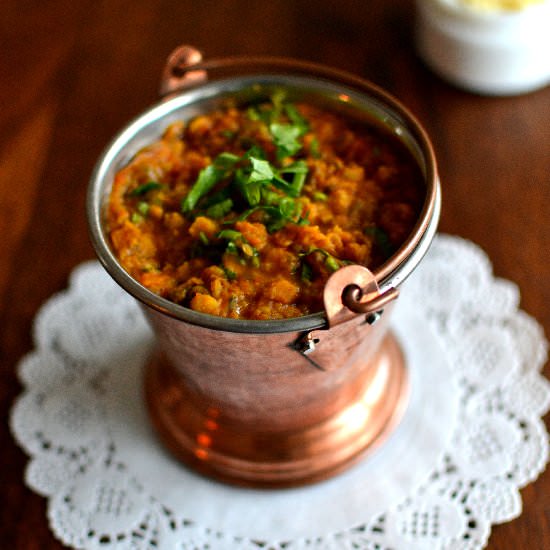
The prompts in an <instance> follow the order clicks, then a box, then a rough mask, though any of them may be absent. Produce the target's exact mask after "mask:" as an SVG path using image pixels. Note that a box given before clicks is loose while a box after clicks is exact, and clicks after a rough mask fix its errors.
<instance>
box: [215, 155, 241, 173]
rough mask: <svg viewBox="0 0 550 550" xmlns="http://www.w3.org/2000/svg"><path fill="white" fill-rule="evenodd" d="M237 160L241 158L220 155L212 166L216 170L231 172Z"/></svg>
mask: <svg viewBox="0 0 550 550" xmlns="http://www.w3.org/2000/svg"><path fill="white" fill-rule="evenodd" d="M239 160H241V157H239V156H237V155H234V154H233V153H220V154H219V155H218V156H217V157H216V158H215V159H214V166H215V168H217V169H218V170H231V169H232V168H233V167H234V166H235V164H237V162H239Z"/></svg>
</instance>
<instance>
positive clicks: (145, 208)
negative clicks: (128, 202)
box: [136, 201, 149, 216]
mask: <svg viewBox="0 0 550 550" xmlns="http://www.w3.org/2000/svg"><path fill="white" fill-rule="evenodd" d="M136 210H137V211H138V212H139V213H140V214H141V215H142V216H147V213H148V212H149V203H148V202H145V201H140V202H138V204H137V206H136Z"/></svg>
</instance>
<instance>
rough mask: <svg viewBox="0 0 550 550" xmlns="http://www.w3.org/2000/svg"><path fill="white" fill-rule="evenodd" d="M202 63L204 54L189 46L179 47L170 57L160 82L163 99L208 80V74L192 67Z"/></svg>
mask: <svg viewBox="0 0 550 550" xmlns="http://www.w3.org/2000/svg"><path fill="white" fill-rule="evenodd" d="M201 62H202V53H201V52H200V51H199V50H198V49H197V48H195V47H193V46H190V45H188V44H183V45H181V46H178V47H177V48H176V49H175V50H173V51H172V53H171V54H170V55H169V56H168V59H167V60H166V65H165V66H164V70H163V73H162V78H161V81H160V88H159V93H160V95H161V96H162V97H163V98H166V97H169V96H172V95H174V94H176V93H177V92H179V91H181V90H183V89H185V88H187V87H188V86H190V85H192V84H196V83H198V82H203V81H204V80H206V79H207V76H208V75H207V72H206V71H205V70H202V69H198V70H193V69H192V67H193V66H194V65H197V64H199V63H201Z"/></svg>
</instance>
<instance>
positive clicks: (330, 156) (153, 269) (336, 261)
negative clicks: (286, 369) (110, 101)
mask: <svg viewBox="0 0 550 550" xmlns="http://www.w3.org/2000/svg"><path fill="white" fill-rule="evenodd" d="M424 196H425V188H424V185H423V180H422V175H421V173H420V169H419V167H418V165H417V163H416V162H415V160H414V159H413V157H412V155H411V154H410V152H409V151H408V150H406V148H405V147H404V146H403V145H402V144H401V143H400V142H398V140H397V139H395V138H394V137H393V136H390V135H388V134H387V133H385V132H383V131H382V130H380V129H378V128H376V127H375V126H374V125H370V124H367V123H366V122H365V121H357V120H353V119H351V118H350V117H347V116H344V115H343V114H341V113H337V112H333V111H330V110H327V109H324V108H320V107H318V106H314V105H312V104H306V103H292V102H289V101H287V100H286V99H285V95H284V93H282V92H281V93H279V92H275V93H274V94H273V95H272V97H271V98H270V99H269V100H267V99H266V100H263V102H257V103H252V104H248V105H245V106H240V105H237V104H228V105H226V106H224V107H223V108H219V109H217V110H214V111H213V112H210V113H208V114H204V115H200V116H197V117H196V118H194V119H192V120H190V121H189V122H187V123H184V122H175V123H172V124H171V125H170V126H168V127H167V128H166V130H165V131H164V134H163V135H162V137H161V139H159V140H158V141H156V142H155V143H152V144H150V145H149V146H147V147H145V148H144V149H142V150H141V151H139V152H138V153H137V154H136V155H135V156H134V158H133V159H132V160H131V161H130V162H129V163H128V165H127V166H125V167H124V168H122V169H121V170H120V171H119V172H118V173H117V174H116V177H115V180H114V183H113V187H112V191H111V195H110V200H109V205H108V209H107V223H108V228H109V234H110V240H111V245H112V247H113V249H114V251H115V254H116V255H117V257H118V259H119V261H120V262H121V264H122V266H123V267H124V268H125V269H126V270H127V271H128V272H129V274H130V275H132V276H133V277H134V278H135V279H136V280H137V281H139V282H140V283H141V284H142V285H144V286H145V287H147V288H149V289H150V290H151V291H153V292H155V293H157V294H159V295H160V296H163V297H164V298H167V299H168V300H171V301H173V302H176V303H178V304H181V305H183V306H186V307H189V308H191V309H193V310H196V311H200V312H204V313H208V314H212V315H219V316H223V317H231V318H237V319H283V318H291V317H298V316H301V315H306V314H308V313H315V312H318V311H321V310H322V309H323V302H322V296H323V288H324V285H325V282H326V280H327V278H328V277H329V276H330V275H331V273H332V272H334V271H335V270H337V269H338V268H339V267H341V266H343V265H346V264H349V263H358V264H362V265H364V266H366V267H368V268H369V269H374V268H376V267H377V266H379V265H380V264H381V263H383V262H384V261H385V260H386V259H388V257H389V256H390V255H391V254H392V252H393V251H395V250H396V249H397V248H398V247H399V246H400V245H401V244H402V243H403V242H404V240H405V239H406V238H407V237H408V236H409V234H410V233H411V231H412V229H413V226H414V224H415V222H416V220H417V219H418V216H419V212H420V209H421V206H422V203H423V200H424Z"/></svg>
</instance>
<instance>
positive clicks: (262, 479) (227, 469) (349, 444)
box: [145, 334, 408, 487]
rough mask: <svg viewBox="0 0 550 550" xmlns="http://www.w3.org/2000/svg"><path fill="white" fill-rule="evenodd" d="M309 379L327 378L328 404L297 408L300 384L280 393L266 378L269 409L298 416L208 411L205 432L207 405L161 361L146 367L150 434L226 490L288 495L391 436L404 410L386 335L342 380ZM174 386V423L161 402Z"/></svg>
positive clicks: (401, 376)
mask: <svg viewBox="0 0 550 550" xmlns="http://www.w3.org/2000/svg"><path fill="white" fill-rule="evenodd" d="M366 355H367V356H368V354H366ZM352 373H353V375H351V374H352ZM313 374H314V376H315V378H318V379H319V380H320V381H321V384H322V385H324V381H323V378H327V377H329V378H330V377H331V376H332V385H333V387H330V386H331V383H330V382H329V388H328V395H329V398H328V400H327V401H324V400H323V399H321V400H320V401H319V402H315V400H313V401H311V402H309V403H308V402H306V401H303V399H304V395H309V393H310V392H308V391H307V390H308V388H307V384H306V386H305V387H303V384H302V385H299V386H295V385H291V386H289V387H286V388H285V387H284V383H285V381H284V379H283V380H280V381H275V380H273V379H269V377H268V379H267V380H265V381H264V382H262V384H265V383H267V384H269V385H271V386H273V388H272V390H273V392H274V393H275V394H277V392H278V393H279V395H275V398H274V399H275V401H282V402H284V400H281V399H280V392H281V391H284V392H286V393H287V395H289V397H290V398H291V400H292V399H293V400H295V401H296V406H297V407H298V408H299V409H303V414H301V415H298V414H292V415H291V417H290V418H289V419H288V420H287V421H286V422H284V423H281V422H280V420H281V419H283V420H284V419H285V418H286V415H285V413H286V411H285V410H284V409H285V407H284V405H283V406H280V407H279V411H278V412H277V407H276V406H275V408H271V409H270V406H271V403H264V406H265V407H267V408H268V410H267V412H266V414H265V415H264V416H261V415H258V416H256V417H255V418H252V417H250V418H243V417H241V416H240V415H239V414H235V413H234V411H232V410H231V408H229V407H228V408H227V411H226V412H224V413H221V411H220V409H219V408H218V407H214V409H215V410H217V411H218V414H217V415H216V416H217V417H218V418H217V421H216V422H215V423H214V425H215V428H216V429H214V430H208V431H207V430H205V428H206V427H207V426H214V425H213V424H211V423H212V419H211V418H209V416H211V414H212V405H211V398H209V397H207V396H205V395H199V394H197V392H196V389H195V388H191V387H190V386H189V385H188V384H186V382H185V378H184V377H182V376H181V375H180V373H179V372H178V369H177V368H174V366H173V365H172V364H171V363H170V362H168V361H166V360H165V359H163V357H162V356H161V355H155V356H154V358H153V359H152V360H151V362H150V363H149V365H148V368H147V371H146V385H145V388H146V397H147V402H148V405H149V409H150V412H151V417H152V419H153V422H154V424H155V426H156V428H157V431H158V433H159V434H160V437H161V438H162V440H163V442H164V443H165V444H166V445H167V447H168V448H169V449H170V450H171V451H172V452H173V453H174V454H175V456H176V457H177V458H179V459H180V460H181V461H183V462H184V463H186V464H188V465H190V466H191V467H193V468H195V469H196V470H198V471H199V472H201V473H203V474H206V475H208V476H213V477H216V478H218V479H221V480H224V481H229V482H232V483H237V484H241V485H250V486H261V487H287V486H295V485H301V484H305V483H311V482H314V481H317V480H320V479H325V478H327V477H329V476H332V475H334V474H336V473H338V472H340V471H341V470H343V469H345V468H347V467H349V466H350V465H352V464H354V463H355V462H356V461H357V460H359V459H360V458H361V457H363V456H364V455H365V454H366V452H368V451H371V450H373V449H374V448H376V447H377V446H378V445H379V444H380V443H381V442H382V441H384V440H385V438H386V437H387V436H388V435H389V434H390V433H391V432H392V429H393V427H394V426H395V424H396V423H397V422H398V421H399V419H400V418H401V415H402V414H403V411H404V408H405V405H406V402H407V397H408V382H407V373H406V369H405V363H404V358H403V355H402V353H401V350H400V348H399V346H398V344H397V342H396V340H395V339H394V337H393V336H392V335H391V334H387V335H386V337H385V338H384V340H383V342H382V345H381V346H380V347H379V349H378V351H377V352H376V353H375V354H374V355H373V356H370V358H369V359H368V360H367V361H366V362H361V361H358V362H356V363H355V364H354V365H352V366H351V370H350V371H348V372H347V374H346V377H345V378H346V379H344V380H342V377H341V376H340V375H339V374H338V373H337V374H336V375H335V374H334V373H330V372H323V371H318V370H315V371H313ZM348 377H349V379H347V378H348ZM335 378H339V379H340V380H339V383H335V382H336V380H335ZM174 386H177V387H178V388H179V390H180V392H181V395H182V400H181V401H180V402H179V403H178V405H177V409H178V412H179V414H177V415H174V414H173V410H174V408H173V407H174V405H173V404H172V403H171V405H172V406H167V405H168V401H167V400H166V397H167V396H171V395H174V392H173V387H174ZM258 390H260V388H258ZM304 392H305V393H304ZM308 399H310V400H311V398H308ZM329 405H330V406H329ZM261 409H262V406H261V404H259V409H258V410H261Z"/></svg>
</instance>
